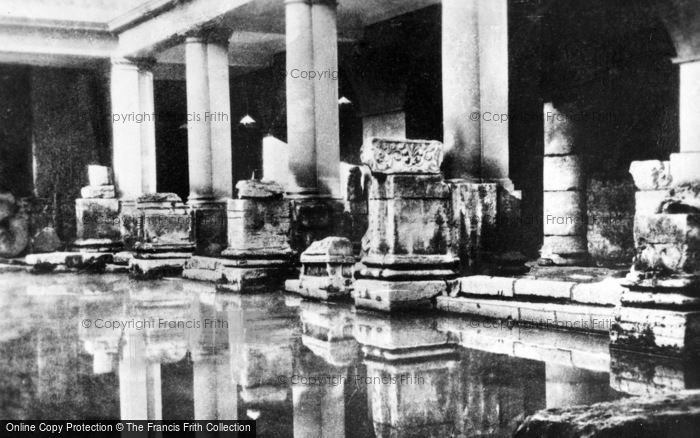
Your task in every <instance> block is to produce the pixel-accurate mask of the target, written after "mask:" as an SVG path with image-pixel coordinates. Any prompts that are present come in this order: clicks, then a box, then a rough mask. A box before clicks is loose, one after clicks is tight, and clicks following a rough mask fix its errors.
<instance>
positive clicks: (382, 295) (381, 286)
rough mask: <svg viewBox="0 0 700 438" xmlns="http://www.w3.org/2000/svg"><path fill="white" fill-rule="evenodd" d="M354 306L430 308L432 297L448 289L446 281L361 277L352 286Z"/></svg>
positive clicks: (380, 308) (384, 308)
mask: <svg viewBox="0 0 700 438" xmlns="http://www.w3.org/2000/svg"><path fill="white" fill-rule="evenodd" d="M353 288H354V289H353V298H354V300H355V306H357V307H360V308H366V309H374V310H380V311H384V312H391V311H394V310H401V309H420V308H432V299H433V298H435V297H436V296H438V295H440V294H442V293H445V292H446V291H447V290H448V284H447V282H446V281H441V280H433V281H381V280H366V279H361V280H357V281H355V284H354V286H353Z"/></svg>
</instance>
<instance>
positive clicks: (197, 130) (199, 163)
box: [185, 32, 233, 256]
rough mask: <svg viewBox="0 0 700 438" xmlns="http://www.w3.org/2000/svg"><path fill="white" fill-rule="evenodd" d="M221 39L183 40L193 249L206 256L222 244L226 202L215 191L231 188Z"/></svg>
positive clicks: (210, 36) (224, 49)
mask: <svg viewBox="0 0 700 438" xmlns="http://www.w3.org/2000/svg"><path fill="white" fill-rule="evenodd" d="M224 41H226V38H225V37H224V38H219V37H218V36H216V33H211V32H210V33H209V34H208V35H206V36H194V37H189V38H187V40H186V42H185V62H186V79H187V112H188V118H187V141H188V157H189V173H190V195H189V198H188V204H189V206H190V207H191V208H192V209H193V210H194V213H195V215H194V219H195V221H194V237H195V243H196V250H195V252H196V254H198V255H206V256H217V255H218V254H219V253H220V252H221V251H222V250H223V249H224V248H225V245H226V204H225V200H220V199H218V198H217V196H230V195H231V194H232V193H233V186H232V170H231V134H230V115H229V111H230V110H229V104H230V97H229V88H228V49H227V47H226V44H225V43H224ZM221 119H224V121H223V122H222V121H221ZM226 120H228V121H226Z"/></svg>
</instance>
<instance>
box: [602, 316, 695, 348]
mask: <svg viewBox="0 0 700 438" xmlns="http://www.w3.org/2000/svg"><path fill="white" fill-rule="evenodd" d="M615 319H616V321H615V324H614V326H613V328H612V330H611V332H610V339H611V345H613V346H616V347H622V348H629V349H632V350H637V351H640V350H641V351H650V352H657V353H665V354H674V355H675V354H683V353H691V352H697V351H699V350H698V347H700V312H698V311H683V310H671V309H649V308H642V307H631V306H622V307H621V308H620V309H619V311H618V314H617V315H616V318H615Z"/></svg>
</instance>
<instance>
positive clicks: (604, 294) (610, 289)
mask: <svg viewBox="0 0 700 438" xmlns="http://www.w3.org/2000/svg"><path fill="white" fill-rule="evenodd" d="M625 291H626V289H625V288H624V287H623V286H622V279H619V278H610V279H606V280H603V281H599V282H596V283H578V284H576V285H575V286H574V287H573V289H572V290H571V300H572V301H574V302H577V303H585V304H596V305H600V306H616V305H618V304H620V299H621V297H622V295H623V293H624V292H625Z"/></svg>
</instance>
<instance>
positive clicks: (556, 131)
mask: <svg viewBox="0 0 700 438" xmlns="http://www.w3.org/2000/svg"><path fill="white" fill-rule="evenodd" d="M574 105H575V104H566V103H563V102H561V103H557V107H554V105H553V104H552V103H551V102H546V103H545V104H544V154H545V155H567V154H571V153H573V152H574V145H575V144H576V139H575V138H576V134H577V133H576V124H575V123H571V116H575V112H574V111H576V109H575V108H571V107H572V106H574ZM571 113H573V114H571Z"/></svg>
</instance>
